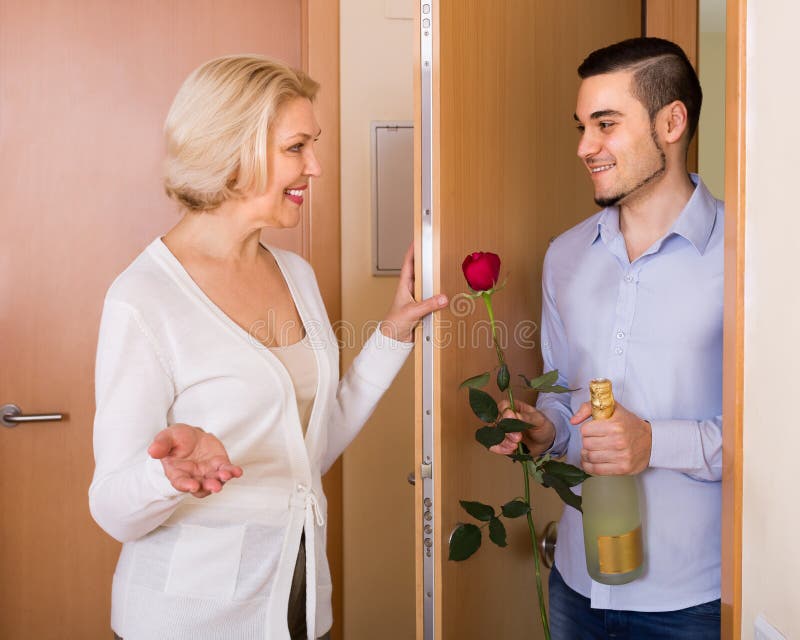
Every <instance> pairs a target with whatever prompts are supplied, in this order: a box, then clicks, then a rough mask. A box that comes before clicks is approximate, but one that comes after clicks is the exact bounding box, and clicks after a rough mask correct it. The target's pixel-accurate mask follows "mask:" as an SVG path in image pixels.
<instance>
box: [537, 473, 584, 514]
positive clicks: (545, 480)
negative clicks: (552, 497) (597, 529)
mask: <svg viewBox="0 0 800 640" xmlns="http://www.w3.org/2000/svg"><path fill="white" fill-rule="evenodd" d="M541 482H542V484H543V485H544V486H545V487H552V488H553V489H555V491H556V493H557V494H558V495H559V496H560V497H561V499H562V500H563V501H564V504H568V505H569V506H570V507H573V508H575V509H577V510H578V511H580V512H581V513H583V509H581V497H580V496H579V495H576V494H574V493H572V491H571V490H570V488H569V486H568V485H567V483H566V482H564V481H563V480H562V479H561V478H559V477H558V476H553V475H550V474H549V473H543V474H542V480H541Z"/></svg>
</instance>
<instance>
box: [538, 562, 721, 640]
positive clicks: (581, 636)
mask: <svg viewBox="0 0 800 640" xmlns="http://www.w3.org/2000/svg"><path fill="white" fill-rule="evenodd" d="M550 632H551V635H552V638H553V640H607V639H610V638H614V639H615V640H719V637H720V601H719V600H714V601H712V602H706V603H705V604H699V605H697V606H696V607H689V608H688V609H680V610H678V611H653V612H641V611H613V610H611V609H592V608H591V607H590V606H589V599H588V598H584V597H583V596H582V595H581V594H579V593H577V592H576V591H573V590H572V589H570V588H569V587H568V586H567V585H566V583H565V582H564V579H563V578H562V577H561V574H560V573H559V572H558V570H557V569H556V568H555V567H553V569H552V571H551V572H550Z"/></svg>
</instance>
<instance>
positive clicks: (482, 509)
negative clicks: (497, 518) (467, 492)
mask: <svg viewBox="0 0 800 640" xmlns="http://www.w3.org/2000/svg"><path fill="white" fill-rule="evenodd" d="M458 502H459V503H460V504H461V506H462V507H464V511H466V512H467V513H468V514H469V515H471V516H472V517H473V518H475V519H476V520H480V521H481V522H489V520H491V519H492V518H494V509H493V508H492V507H491V506H489V505H488V504H483V503H482V502H470V501H469V500H459V501H458Z"/></svg>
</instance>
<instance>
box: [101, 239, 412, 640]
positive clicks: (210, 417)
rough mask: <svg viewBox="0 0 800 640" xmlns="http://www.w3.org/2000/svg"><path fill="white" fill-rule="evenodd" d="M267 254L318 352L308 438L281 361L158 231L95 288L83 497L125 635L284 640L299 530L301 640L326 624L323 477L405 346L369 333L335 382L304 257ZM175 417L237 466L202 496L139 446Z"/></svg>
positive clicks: (328, 339)
mask: <svg viewBox="0 0 800 640" xmlns="http://www.w3.org/2000/svg"><path fill="white" fill-rule="evenodd" d="M269 250H270V252H271V253H272V254H273V256H274V257H275V260H276V261H277V263H278V266H279V267H280V269H281V271H282V273H283V275H284V277H285V279H286V282H287V283H288V285H289V289H290V291H291V294H292V297H293V298H294V302H295V304H296V305H297V309H298V311H299V313H300V317H301V318H302V321H303V324H304V326H305V328H306V331H307V333H308V336H309V338H310V340H311V342H312V345H313V347H314V353H315V355H316V359H317V372H318V387H317V395H316V400H315V404H314V408H313V411H312V414H311V419H310V422H309V425H308V430H307V433H306V436H305V438H304V437H303V431H302V428H301V426H300V420H299V417H298V414H297V404H296V401H295V396H294V389H293V386H292V383H291V380H290V378H289V375H288V373H287V372H286V370H285V368H284V367H283V365H282V364H281V363H280V361H279V360H278V359H277V358H276V357H275V356H274V355H273V354H272V353H271V352H270V351H269V349H266V348H265V347H263V346H262V345H261V343H260V342H259V341H258V340H256V339H255V338H253V337H252V336H251V335H249V333H248V332H247V331H245V330H243V329H242V328H240V327H239V326H238V325H236V324H235V323H234V322H233V321H232V320H231V319H230V318H229V317H228V316H226V315H225V314H224V313H223V312H222V311H221V310H220V309H219V308H218V307H217V306H216V305H215V304H214V303H213V302H211V300H209V299H208V298H207V297H206V296H205V295H204V294H203V292H202V290H201V289H200V288H199V287H198V286H197V285H196V284H195V283H194V281H193V280H192V279H191V277H190V276H189V274H188V273H187V272H186V271H185V270H184V269H183V267H182V266H181V264H180V263H179V262H178V260H177V259H176V258H175V257H174V256H173V255H172V253H170V251H169V249H167V247H166V245H164V243H163V242H162V241H161V240H160V239H157V240H155V241H154V242H153V243H152V244H151V245H150V246H149V247H148V248H147V249H146V250H145V251H144V252H143V253H142V254H141V255H140V256H139V257H138V258H136V260H135V261H134V262H133V263H132V264H131V265H130V266H129V267H128V268H127V269H126V270H125V271H124V272H123V273H122V274H121V275H120V276H119V277H118V278H117V280H116V281H115V282H114V284H113V285H112V286H111V288H110V289H109V292H108V294H107V297H106V301H105V306H104V309H103V317H102V321H101V326H100V337H99V343H98V349H97V368H96V396H97V414H96V417H95V426H94V451H95V462H96V468H95V474H94V478H93V480H92V485H91V488H90V489H89V502H90V506H91V511H92V515H93V516H94V518H95V520H96V521H97V523H98V524H99V525H100V526H101V527H102V528H103V529H105V531H107V532H108V533H109V534H110V535H112V536H113V537H114V538H116V539H117V540H120V541H121V542H123V543H124V545H123V547H122V553H121V555H120V559H119V562H118V564H117V569H116V572H115V574H114V581H113V597H112V626H113V628H114V630H115V631H116V632H117V633H118V634H119V635H121V636H122V637H123V638H125V640H143V639H148V640H149V639H165V638H170V639H176V640H177V639H183V638H185V639H187V640H188V639H191V640H203V639H205V638H208V639H212V638H236V639H242V640H244V639H250V638H253V639H256V638H257V639H259V640H264V639H269V640H289V632H288V629H287V622H286V615H287V606H288V598H289V588H290V585H291V581H292V573H293V570H294V565H295V561H296V558H297V552H298V548H299V544H300V535H301V532H302V531H303V529H304V528H305V535H306V544H307V564H306V576H307V583H308V584H307V614H306V615H307V622H308V629H309V638H316V637H318V636H321V635H322V634H323V633H325V632H326V631H327V630H328V629H329V628H330V626H331V602H330V600H331V579H330V572H329V569H328V563H327V560H326V557H325V532H326V529H325V521H326V501H325V496H324V495H323V492H322V484H321V476H322V474H323V473H325V471H327V470H328V468H329V467H330V466H331V465H332V464H333V462H334V461H335V460H336V458H337V457H338V456H339V455H340V454H341V453H342V451H343V450H344V449H345V447H346V446H347V445H348V444H349V443H350V442H351V441H352V440H353V438H354V437H355V436H356V434H357V433H358V431H359V430H360V428H361V427H362V426H363V424H364V422H365V421H366V420H367V418H368V417H369V416H370V414H371V413H372V411H373V409H374V407H375V405H376V404H377V402H378V400H379V399H380V397H381V395H382V394H383V393H384V391H385V390H386V389H387V388H388V386H389V384H390V383H391V382H392V380H393V379H394V377H395V376H396V374H397V373H398V371H399V370H400V368H401V366H402V365H403V362H404V361H405V360H406V357H407V356H408V354H409V352H410V350H411V349H412V345H411V344H405V343H398V342H395V341H393V340H390V339H388V338H386V337H384V336H383V334H381V333H380V332H379V331H375V332H374V333H373V334H372V336H371V337H370V338H369V339H368V340H367V342H366V344H365V346H364V348H363V349H362V351H361V353H360V354H359V356H358V357H357V358H356V360H355V361H354V362H353V365H352V366H351V367H350V369H349V371H348V372H347V374H346V375H345V376H344V378H343V379H342V380H341V382H340V381H339V351H338V344H337V341H336V338H335V336H334V333H333V331H332V328H331V325H330V323H329V321H328V317H327V314H326V312H325V307H324V305H323V302H322V298H321V296H320V293H319V288H318V286H317V282H316V279H315V277H314V273H313V271H312V269H311V266H310V265H309V264H308V263H307V262H305V261H304V260H303V259H302V258H300V257H299V256H297V255H295V254H293V253H291V252H288V251H283V250H279V249H276V248H272V247H271V248H270V249H269ZM254 329H255V330H258V327H254ZM173 423H186V424H190V425H193V426H198V427H202V428H203V429H205V430H206V431H210V432H212V433H214V434H215V435H216V436H217V437H218V438H219V439H220V440H221V441H222V442H223V443H224V445H225V447H226V448H227V450H228V453H229V455H230V458H231V460H232V461H233V462H234V463H235V464H238V465H240V466H241V467H242V468H243V469H244V475H243V476H242V477H241V478H239V479H236V480H232V481H230V482H229V483H228V484H226V485H225V487H224V489H223V490H222V491H221V492H220V493H218V494H214V495H211V496H209V497H207V498H204V499H197V498H194V497H192V496H191V495H187V494H184V493H180V492H178V491H176V490H175V489H174V488H173V487H172V485H171V484H170V483H169V481H168V480H167V478H166V476H165V475H164V471H163V468H162V466H161V462H160V461H158V460H153V459H152V458H150V457H149V456H148V455H147V452H146V450H147V447H148V445H149V444H150V442H151V441H152V439H153V436H155V434H156V433H158V432H159V431H160V430H161V429H163V428H164V427H166V426H167V425H168V424H173Z"/></svg>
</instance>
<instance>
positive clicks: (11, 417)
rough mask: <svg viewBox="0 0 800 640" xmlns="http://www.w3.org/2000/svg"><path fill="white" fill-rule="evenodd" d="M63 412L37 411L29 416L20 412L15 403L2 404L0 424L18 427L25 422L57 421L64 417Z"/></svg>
mask: <svg viewBox="0 0 800 640" xmlns="http://www.w3.org/2000/svg"><path fill="white" fill-rule="evenodd" d="M64 416H65V414H63V413H37V414H31V415H29V416H26V415H23V414H22V409H20V408H19V407H18V406H17V405H15V404H4V405H3V406H2V407H0V424H2V425H3V426H4V427H9V428H12V427H18V426H19V425H21V424H25V423H26V422H57V421H59V420H63V419H64Z"/></svg>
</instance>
